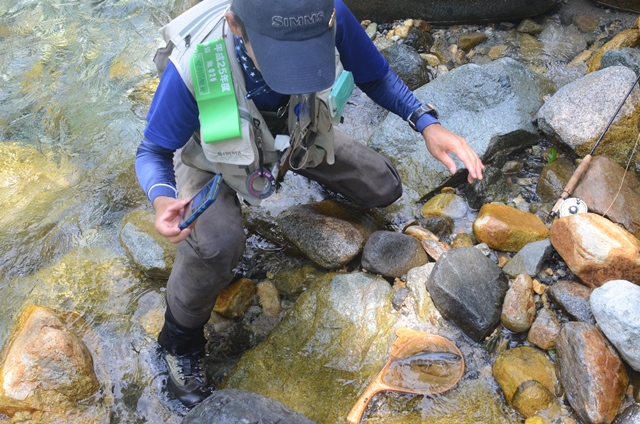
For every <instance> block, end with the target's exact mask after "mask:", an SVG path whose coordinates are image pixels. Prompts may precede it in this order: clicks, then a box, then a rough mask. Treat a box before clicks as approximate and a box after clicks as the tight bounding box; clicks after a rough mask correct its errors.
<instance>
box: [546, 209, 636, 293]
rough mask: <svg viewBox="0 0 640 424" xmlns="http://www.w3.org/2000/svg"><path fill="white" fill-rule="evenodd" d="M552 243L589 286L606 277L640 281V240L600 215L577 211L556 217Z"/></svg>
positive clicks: (575, 272) (604, 279) (605, 279)
mask: <svg viewBox="0 0 640 424" xmlns="http://www.w3.org/2000/svg"><path fill="white" fill-rule="evenodd" d="M551 244H552V245H553V247H554V248H555V249H556V251H557V252H558V253H559V254H560V256H561V257H562V259H563V260H564V261H565V262H566V264H567V266H568V267H569V269H571V271H572V272H573V273H574V274H576V275H577V276H578V277H579V278H580V280H582V282H584V283H585V284H586V285H588V286H589V287H599V286H601V285H602V284H604V283H605V282H607V281H609V280H618V279H627V280H629V281H640V255H639V254H638V252H640V242H639V241H638V239H636V238H635V237H634V236H633V235H632V234H631V233H629V232H628V231H626V230H625V229H623V228H621V227H619V226H617V225H616V224H614V223H613V222H611V221H609V220H608V219H606V218H603V217H601V216H600V215H596V214H594V213H579V214H575V215H569V216H566V217H564V218H560V219H556V220H555V221H554V222H553V225H552V227H551Z"/></svg>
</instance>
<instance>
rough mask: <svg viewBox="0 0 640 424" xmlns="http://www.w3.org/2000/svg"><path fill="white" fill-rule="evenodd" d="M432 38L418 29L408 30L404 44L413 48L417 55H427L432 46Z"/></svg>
mask: <svg viewBox="0 0 640 424" xmlns="http://www.w3.org/2000/svg"><path fill="white" fill-rule="evenodd" d="M433 42H434V40H433V36H432V35H431V34H429V32H427V31H423V30H422V29H421V28H419V27H413V28H409V32H408V34H407V36H406V37H405V38H404V44H406V45H408V46H411V47H413V48H414V49H416V51H417V52H418V53H428V52H429V51H430V50H431V46H433Z"/></svg>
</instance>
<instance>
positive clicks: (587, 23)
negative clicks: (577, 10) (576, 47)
mask: <svg viewBox="0 0 640 424" xmlns="http://www.w3.org/2000/svg"><path fill="white" fill-rule="evenodd" d="M599 23H600V18H599V17H598V16H597V15H595V14H593V13H582V14H578V15H575V16H574V17H573V24H574V25H575V26H576V28H578V30H579V31H580V32H593V31H594V30H595V29H596V27H597V26H598V24H599Z"/></svg>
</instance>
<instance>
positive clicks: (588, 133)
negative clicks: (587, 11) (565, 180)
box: [538, 66, 640, 172]
mask: <svg viewBox="0 0 640 424" xmlns="http://www.w3.org/2000/svg"><path fill="white" fill-rule="evenodd" d="M636 78H637V77H636V74H635V73H634V72H633V71H632V70H631V69H629V68H627V67H624V66H611V67H609V68H605V69H602V70H599V71H595V72H591V73H589V74H587V75H585V76H584V77H582V78H579V79H577V80H576V81H574V82H572V83H569V84H567V85H565V86H563V87H562V88H560V89H559V90H558V91H557V92H556V93H555V94H554V95H553V96H552V97H551V98H550V99H549V100H548V101H547V102H546V103H545V104H544V106H542V107H541V108H540V111H539V112H538V127H539V128H540V130H541V131H542V132H543V133H544V134H545V135H546V136H547V138H549V139H550V140H551V141H553V142H554V143H556V144H558V145H562V146H566V147H567V148H569V149H570V150H572V151H573V152H575V153H576V154H577V155H578V156H581V157H584V156H586V155H587V154H588V153H590V152H591V150H592V148H593V146H594V144H595V142H596V141H597V140H598V139H599V138H600V136H601V135H602V134H603V132H604V131H605V129H606V127H607V125H608V124H609V122H610V121H611V118H612V117H613V116H614V115H615V113H616V111H617V109H618V107H619V106H620V103H621V102H622V100H623V99H624V97H625V95H626V94H627V93H628V92H629V90H630V89H631V86H632V85H633V83H634V82H635V80H636ZM639 122H640V89H639V88H638V87H635V89H634V90H633V91H632V93H631V95H630V96H629V98H628V99H627V100H626V102H625V103H624V105H623V107H622V108H621V109H620V112H618V114H617V116H616V118H615V120H614V121H613V122H612V124H611V126H610V128H609V129H608V130H607V132H606V134H605V136H604V137H603V138H602V141H601V142H600V144H599V145H598V148H597V151H596V152H597V154H599V155H604V156H607V157H609V158H610V159H613V160H614V161H616V162H617V163H618V164H619V165H620V166H622V167H625V168H626V166H627V161H628V158H627V155H628V154H629V152H631V150H632V149H633V146H634V145H635V142H636V138H637V136H638V123H639ZM634 159H635V167H632V168H631V169H632V170H634V171H636V172H637V171H638V169H639V165H638V163H640V162H639V159H640V153H638V152H636V154H635V155H634Z"/></svg>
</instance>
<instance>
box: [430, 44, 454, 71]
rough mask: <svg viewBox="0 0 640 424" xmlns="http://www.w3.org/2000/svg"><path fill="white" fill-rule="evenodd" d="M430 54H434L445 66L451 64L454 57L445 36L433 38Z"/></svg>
mask: <svg viewBox="0 0 640 424" xmlns="http://www.w3.org/2000/svg"><path fill="white" fill-rule="evenodd" d="M431 54H433V55H434V56H436V57H437V58H438V60H439V61H440V63H441V64H443V65H446V66H450V65H453V61H454V59H455V57H454V54H453V53H452V52H451V46H450V44H449V42H448V41H447V40H446V39H445V38H443V37H441V38H437V39H436V40H435V42H434V43H433V46H431Z"/></svg>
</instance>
